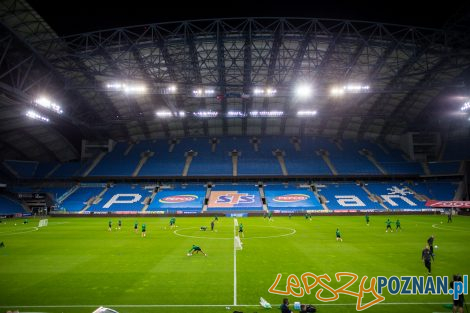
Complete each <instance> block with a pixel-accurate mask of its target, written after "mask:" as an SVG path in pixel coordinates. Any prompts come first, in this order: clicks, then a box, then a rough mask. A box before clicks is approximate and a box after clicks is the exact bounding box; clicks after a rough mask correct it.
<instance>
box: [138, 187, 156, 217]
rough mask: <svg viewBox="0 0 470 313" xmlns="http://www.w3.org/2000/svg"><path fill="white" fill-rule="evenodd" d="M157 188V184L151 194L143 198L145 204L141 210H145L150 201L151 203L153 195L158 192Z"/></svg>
mask: <svg viewBox="0 0 470 313" xmlns="http://www.w3.org/2000/svg"><path fill="white" fill-rule="evenodd" d="M159 190H160V187H159V186H156V187H155V188H154V189H153V192H152V194H151V195H150V196H149V197H147V198H145V200H144V203H145V205H144V207H143V208H142V212H146V211H147V209H148V208H149V205H150V203H152V201H153V199H155V195H156V194H157V193H158V191H159Z"/></svg>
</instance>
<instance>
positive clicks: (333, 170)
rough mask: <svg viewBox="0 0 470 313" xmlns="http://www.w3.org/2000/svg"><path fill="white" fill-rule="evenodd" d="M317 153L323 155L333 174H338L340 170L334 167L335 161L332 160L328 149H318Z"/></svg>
mask: <svg viewBox="0 0 470 313" xmlns="http://www.w3.org/2000/svg"><path fill="white" fill-rule="evenodd" d="M317 154H318V155H319V156H321V157H322V159H323V161H325V163H326V165H327V166H328V168H329V169H330V171H331V173H332V174H333V175H338V171H337V170H336V168H335V167H334V165H333V163H332V162H331V160H330V157H329V153H328V151H326V150H323V149H320V150H319V151H317Z"/></svg>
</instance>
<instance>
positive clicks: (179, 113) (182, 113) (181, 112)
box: [178, 111, 186, 117]
mask: <svg viewBox="0 0 470 313" xmlns="http://www.w3.org/2000/svg"><path fill="white" fill-rule="evenodd" d="M178 116H179V117H185V116H186V112H184V111H179V112H178Z"/></svg>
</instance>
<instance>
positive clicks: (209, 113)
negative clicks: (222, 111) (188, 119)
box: [193, 111, 219, 117]
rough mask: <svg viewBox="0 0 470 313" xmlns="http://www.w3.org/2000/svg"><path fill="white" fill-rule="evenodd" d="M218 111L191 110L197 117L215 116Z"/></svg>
mask: <svg viewBox="0 0 470 313" xmlns="http://www.w3.org/2000/svg"><path fill="white" fill-rule="evenodd" d="M218 114H219V113H218V112H215V111H198V112H193V115H194V116H197V117H216V116H217V115H218Z"/></svg>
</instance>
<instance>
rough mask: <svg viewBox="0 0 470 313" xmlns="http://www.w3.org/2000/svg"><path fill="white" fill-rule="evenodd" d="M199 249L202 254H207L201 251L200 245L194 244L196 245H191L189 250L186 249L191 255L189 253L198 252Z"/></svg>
mask: <svg viewBox="0 0 470 313" xmlns="http://www.w3.org/2000/svg"><path fill="white" fill-rule="evenodd" d="M199 251H201V252H202V254H204V256H207V254H206V253H204V251H202V249H201V247H199V246H196V245H193V246H192V247H191V249H189V251H188V256H191V255H193V254H194V253H199Z"/></svg>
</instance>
